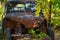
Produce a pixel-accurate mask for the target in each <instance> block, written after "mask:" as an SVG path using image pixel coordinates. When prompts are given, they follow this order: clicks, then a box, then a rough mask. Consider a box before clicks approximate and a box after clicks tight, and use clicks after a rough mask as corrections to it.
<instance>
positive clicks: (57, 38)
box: [55, 31, 60, 40]
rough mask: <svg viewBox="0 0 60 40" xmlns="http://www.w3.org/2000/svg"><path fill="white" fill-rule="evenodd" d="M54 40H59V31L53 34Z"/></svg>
mask: <svg viewBox="0 0 60 40" xmlns="http://www.w3.org/2000/svg"><path fill="white" fill-rule="evenodd" d="M55 40H60V31H58V32H57V33H55Z"/></svg>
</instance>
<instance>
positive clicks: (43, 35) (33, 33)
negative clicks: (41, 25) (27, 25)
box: [28, 29, 48, 39]
mask: <svg viewBox="0 0 60 40" xmlns="http://www.w3.org/2000/svg"><path fill="white" fill-rule="evenodd" d="M38 30H39V29H37V30H36V31H38ZM36 31H35V30H34V29H30V30H28V33H30V34H32V35H33V36H34V38H36V39H37V38H44V37H48V35H47V34H46V33H43V32H41V33H39V34H36Z"/></svg>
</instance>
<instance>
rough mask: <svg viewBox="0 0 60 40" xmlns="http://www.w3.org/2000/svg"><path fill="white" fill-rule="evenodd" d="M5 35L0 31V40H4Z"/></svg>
mask: <svg viewBox="0 0 60 40" xmlns="http://www.w3.org/2000/svg"><path fill="white" fill-rule="evenodd" d="M3 38H4V34H3V33H2V30H1V29H0V40H3Z"/></svg>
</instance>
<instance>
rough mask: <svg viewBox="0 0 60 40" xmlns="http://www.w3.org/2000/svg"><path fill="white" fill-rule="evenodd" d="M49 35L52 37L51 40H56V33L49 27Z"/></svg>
mask: <svg viewBox="0 0 60 40" xmlns="http://www.w3.org/2000/svg"><path fill="white" fill-rule="evenodd" d="M47 34H48V35H49V37H51V40H54V32H53V30H52V29H51V28H50V27H47Z"/></svg>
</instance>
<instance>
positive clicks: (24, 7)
mask: <svg viewBox="0 0 60 40" xmlns="http://www.w3.org/2000/svg"><path fill="white" fill-rule="evenodd" d="M35 9H36V8H35V4H34V3H25V4H20V3H16V4H11V3H9V5H8V12H18V11H19V12H23V11H27V12H32V11H33V12H34V11H35Z"/></svg>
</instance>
